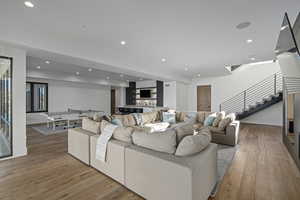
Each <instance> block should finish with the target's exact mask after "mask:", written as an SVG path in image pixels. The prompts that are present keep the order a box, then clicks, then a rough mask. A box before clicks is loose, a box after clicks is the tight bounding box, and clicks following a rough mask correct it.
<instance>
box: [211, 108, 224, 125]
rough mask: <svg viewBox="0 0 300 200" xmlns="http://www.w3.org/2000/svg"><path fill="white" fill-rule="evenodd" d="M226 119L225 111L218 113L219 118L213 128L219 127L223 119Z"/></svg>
mask: <svg viewBox="0 0 300 200" xmlns="http://www.w3.org/2000/svg"><path fill="white" fill-rule="evenodd" d="M224 118H225V112H224V111H222V112H219V113H217V117H216V119H215V120H214V122H213V124H212V126H213V127H218V125H219V123H220V121H221V120H222V119H224Z"/></svg>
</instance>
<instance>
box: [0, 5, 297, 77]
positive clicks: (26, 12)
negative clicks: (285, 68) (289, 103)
mask: <svg viewBox="0 0 300 200" xmlns="http://www.w3.org/2000/svg"><path fill="white" fill-rule="evenodd" d="M31 1H32V2H33V3H34V4H35V7H34V8H26V7H25V6H24V1H23V0H9V1H8V0H0V2H1V4H0V5H1V6H0V27H1V31H0V40H2V41H4V42H8V43H12V44H17V45H21V46H24V47H26V48H28V50H29V51H28V55H30V56H33V57H41V58H43V59H44V58H46V57H51V58H58V57H59V58H60V59H59V60H60V61H61V60H65V61H68V62H69V63H71V62H73V63H72V64H77V63H79V64H78V65H80V66H84V67H90V66H91V65H93V66H95V67H97V68H99V69H102V70H111V71H113V72H119V73H122V72H126V73H127V72H132V73H134V72H135V73H139V74H138V76H140V75H143V76H144V77H147V76H149V77H151V78H153V77H157V78H161V79H172V80H174V79H177V80H181V81H189V80H190V79H191V78H193V77H195V76H196V75H197V74H198V73H200V74H201V75H202V76H212V75H222V74H225V73H226V70H225V69H224V66H225V65H235V64H244V63H249V62H251V61H250V59H249V58H250V57H253V56H254V57H255V58H256V61H263V60H270V59H273V58H274V52H273V51H274V48H275V44H276V40H277V37H278V33H279V30H280V25H281V22H282V19H283V14H284V12H286V11H287V12H288V13H289V15H290V18H291V19H292V21H293V20H294V19H295V17H296V15H297V13H298V12H299V11H300V3H299V0H284V1H283V0H263V1H262V0H226V1H220V0H218V1H217V0H186V1H182V0H164V1H158V0H151V1H149V0H147V1H146V0H109V1H104V0H84V1H83V0H63V1H61V0H51V1H46V0H31ZM245 21H249V22H251V26H250V27H248V28H246V29H243V30H238V29H236V28H235V27H236V25H237V24H239V23H241V22H245ZM247 39H253V41H254V42H253V43H251V44H247V43H246V40H247ZM122 40H125V41H126V42H127V45H125V46H122V45H120V41H122ZM40 52H43V53H40ZM50 52H51V53H50ZM39 54H42V55H39ZM163 57H165V58H166V59H167V62H165V63H162V62H161V58H163ZM185 65H188V68H189V70H188V71H185V70H184V68H185Z"/></svg>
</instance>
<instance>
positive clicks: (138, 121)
mask: <svg viewBox="0 0 300 200" xmlns="http://www.w3.org/2000/svg"><path fill="white" fill-rule="evenodd" d="M132 115H133V117H134V119H135V122H136V125H138V126H140V125H141V124H142V122H143V118H142V114H141V113H133V114H132Z"/></svg>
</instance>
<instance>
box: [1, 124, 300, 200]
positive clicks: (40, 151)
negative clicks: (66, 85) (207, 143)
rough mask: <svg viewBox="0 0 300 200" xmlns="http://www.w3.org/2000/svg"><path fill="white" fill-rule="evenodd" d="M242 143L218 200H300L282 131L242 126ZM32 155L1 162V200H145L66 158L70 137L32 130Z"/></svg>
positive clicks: (299, 178) (296, 175) (299, 177)
mask: <svg viewBox="0 0 300 200" xmlns="http://www.w3.org/2000/svg"><path fill="white" fill-rule="evenodd" d="M240 135H241V137H240V143H239V148H238V151H237V153H236V155H235V158H234V161H233V163H232V165H231V167H230V168H229V170H228V171H227V173H226V175H225V177H224V179H223V182H222V184H221V188H220V190H219V192H218V194H217V196H216V198H215V199H216V200H226V199H230V200H235V199H243V200H244V199H256V200H260V199H278V200H282V199H289V200H298V199H299V192H298V191H299V190H300V173H299V171H298V169H297V167H296V166H295V164H294V161H293V160H292V159H291V158H290V156H289V154H288V152H287V150H286V148H285V147H284V145H283V143H282V142H281V128H279V127H275V126H264V125H248V124H247V125H242V127H241V132H240ZM27 137H28V144H27V145H28V150H29V152H28V156H25V157H21V158H17V159H12V160H7V161H1V162H0V177H1V178H0V186H1V187H0V196H1V199H2V200H12V199H18V200H25V199H38V200H40V199H43V200H50V199H76V200H80V199H84V200H86V199H89V200H94V199H95V200H96V199H97V200H102V199H103V200H107V199H115V200H138V199H142V198H141V197H139V196H138V195H136V194H134V193H133V192H131V191H129V190H127V189H126V188H125V187H123V186H121V185H120V184H119V183H117V182H115V181H113V180H112V179H111V178H109V177H107V176H105V175H103V174H101V173H99V172H98V171H96V170H94V169H92V168H90V167H88V166H86V165H85V164H83V163H81V162H80V161H78V160H77V159H75V158H73V157H72V156H70V155H69V154H67V134H66V133H61V134H55V135H50V136H44V135H41V134H39V133H37V132H35V131H34V130H33V129H32V128H30V127H28V128H27Z"/></svg>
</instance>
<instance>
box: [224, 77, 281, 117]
mask: <svg viewBox="0 0 300 200" xmlns="http://www.w3.org/2000/svg"><path fill="white" fill-rule="evenodd" d="M281 100H282V74H281V72H277V73H275V74H273V75H271V76H269V77H267V78H265V79H264V80H262V81H260V82H259V83H256V84H255V85H253V86H251V87H249V88H248V89H247V90H244V91H242V92H240V93H238V94H237V95H235V96H233V97H232V98H230V99H227V100H225V101H224V102H223V103H221V104H220V108H219V109H220V111H225V112H226V113H235V114H236V115H237V118H238V119H242V118H245V117H248V116H249V115H251V114H254V113H256V112H258V111H260V110H262V109H265V108H267V107H269V106H270V105H273V104H275V103H277V102H279V101H281Z"/></svg>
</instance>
